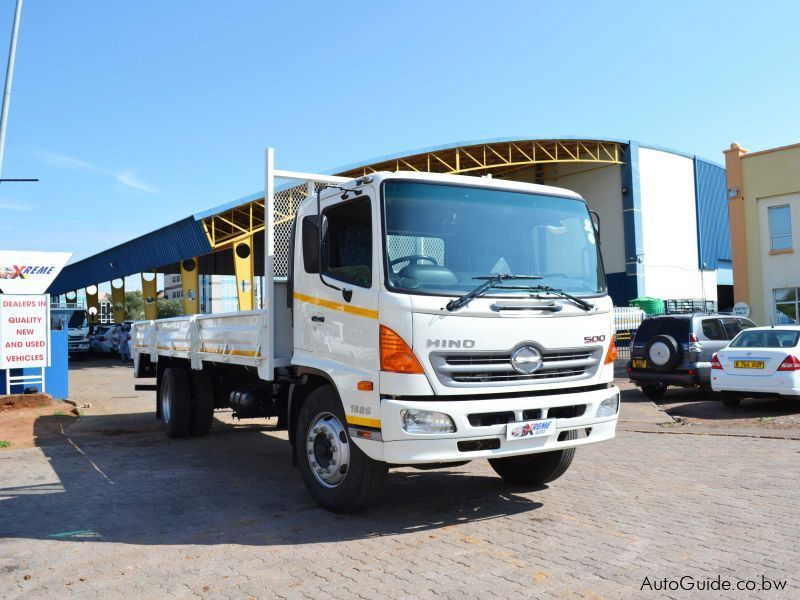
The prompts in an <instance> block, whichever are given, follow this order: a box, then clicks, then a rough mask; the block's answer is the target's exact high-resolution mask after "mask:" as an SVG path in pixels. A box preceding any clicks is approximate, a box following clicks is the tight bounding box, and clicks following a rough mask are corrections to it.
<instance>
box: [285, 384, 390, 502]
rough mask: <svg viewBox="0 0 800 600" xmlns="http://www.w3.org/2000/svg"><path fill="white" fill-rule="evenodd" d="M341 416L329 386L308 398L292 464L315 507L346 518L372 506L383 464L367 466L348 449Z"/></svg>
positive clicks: (299, 421) (381, 481)
mask: <svg viewBox="0 0 800 600" xmlns="http://www.w3.org/2000/svg"><path fill="white" fill-rule="evenodd" d="M346 422H347V421H346V419H345V415H344V410H343V408H342V403H341V401H340V400H339V395H338V394H337V393H336V390H335V389H334V388H333V386H330V385H326V386H322V387H319V388H317V389H315V390H314V391H312V392H311V394H309V396H308V398H307V399H306V401H305V403H304V404H303V407H302V408H301V409H300V414H299V415H298V417H297V425H296V427H297V429H296V430H295V433H296V435H295V445H294V452H295V459H296V462H297V465H298V467H299V468H300V474H301V475H302V477H303V482H304V483H305V485H306V488H307V489H308V491H309V493H310V494H311V496H313V498H314V500H316V501H317V503H318V504H319V505H320V506H322V507H324V508H327V509H328V510H331V511H333V512H340V513H347V512H353V511H356V510H358V509H360V508H364V507H366V506H368V505H370V504H372V503H374V502H376V501H377V500H378V498H379V497H380V495H381V491H382V490H383V485H384V483H385V482H386V474H387V471H388V469H387V466H386V463H384V462H381V461H377V460H373V459H371V458H370V457H369V456H367V455H366V454H364V453H363V452H362V451H361V450H360V449H359V448H358V447H357V446H356V445H355V444H353V443H352V440H351V439H350V436H349V434H348V432H347V426H346V425H345V423H346Z"/></svg>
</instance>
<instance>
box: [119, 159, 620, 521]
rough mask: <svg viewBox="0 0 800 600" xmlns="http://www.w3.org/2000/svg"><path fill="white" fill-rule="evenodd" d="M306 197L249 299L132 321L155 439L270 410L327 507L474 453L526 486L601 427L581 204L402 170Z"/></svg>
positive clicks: (537, 189) (593, 287)
mask: <svg viewBox="0 0 800 600" xmlns="http://www.w3.org/2000/svg"><path fill="white" fill-rule="evenodd" d="M270 171H271V168H270V162H269V159H268V164H267V173H268V176H267V193H266V196H267V201H266V204H267V206H268V207H269V205H270V201H269V198H270V196H271V194H272V189H271V180H270ZM275 173H276V176H277V175H278V172H277V171H276V172H275ZM283 173H286V174H291V173H293V172H283ZM283 176H284V177H286V176H288V175H283ZM297 189H300V188H297ZM309 189H313V190H314V191H315V193H308V195H307V198H306V199H305V200H304V201H303V202H302V203H301V204H300V205H299V206H298V207H297V209H296V211H295V219H294V225H293V230H292V234H291V236H290V239H289V240H288V243H287V247H286V248H285V251H284V250H283V249H280V248H278V247H276V245H275V240H274V239H267V243H266V248H267V252H266V254H267V259H266V262H267V264H266V265H265V273H266V274H267V276H266V279H267V284H268V285H267V293H266V294H265V306H264V308H263V309H262V310H260V311H258V310H257V311H247V312H242V313H233V314H229V315H197V316H192V317H183V318H176V319H166V320H162V321H155V322H146V323H138V324H137V325H136V326H135V327H134V331H133V344H132V346H133V351H134V361H135V372H136V374H137V376H140V377H147V376H156V377H157V385H156V388H157V389H158V399H157V413H158V415H159V417H160V418H161V419H162V421H164V424H165V429H166V431H167V433H168V434H169V435H189V434H202V433H206V432H207V431H208V429H209V428H210V416H209V415H210V414H211V416H213V410H214V408H222V407H230V408H232V409H233V411H234V414H235V415H236V416H239V417H248V416H273V415H274V416H277V417H278V426H279V427H285V428H286V429H288V431H289V439H290V441H291V443H292V445H293V447H294V451H293V458H294V462H295V464H296V466H297V467H298V468H299V470H300V474H301V476H302V477H303V480H304V482H305V484H306V486H307V488H308V490H309V492H310V493H311V494H312V496H313V497H314V498H315V499H316V500H317V501H318V502H319V503H320V504H321V505H322V506H324V507H326V508H329V509H331V510H334V511H341V512H348V511H352V510H356V509H358V508H361V507H362V506H366V505H368V504H369V503H371V502H374V501H375V500H376V499H377V498H378V497H379V495H380V490H381V488H382V487H383V482H384V481H385V478H386V474H387V471H388V469H390V468H391V467H393V466H400V465H405V466H408V465H411V466H416V467H419V468H424V469H427V468H435V467H440V466H447V465H452V464H454V463H457V464H461V463H465V462H468V461H471V460H475V459H488V460H489V461H490V464H491V466H492V467H493V468H494V470H495V471H496V472H497V473H498V474H499V475H500V476H501V477H503V478H504V479H506V480H507V481H510V482H513V483H516V484H523V485H533V486H540V485H542V484H545V483H548V482H550V481H552V480H554V479H556V478H558V477H560V476H561V475H562V474H563V473H564V472H566V470H567V468H568V467H569V465H570V463H571V461H572V457H573V455H574V452H575V448H576V447H578V446H581V445H584V444H588V443H593V442H600V441H604V440H608V439H610V438H612V437H613V436H614V433H615V427H616V421H617V415H618V411H619V390H618V388H616V387H615V386H614V385H613V372H614V359H615V356H616V348H615V346H614V340H613V332H614V330H613V316H612V315H613V313H612V303H611V299H610V298H609V296H608V294H607V290H606V283H605V276H604V273H603V266H602V259H601V255H600V251H599V243H600V241H599V237H598V231H597V228H596V225H595V223H594V222H593V220H592V215H591V214H590V212H589V210H588V207H587V205H586V202H585V201H584V200H583V199H582V198H581V197H580V196H578V195H577V194H575V193H573V192H570V191H568V190H563V189H558V188H552V187H545V186H539V185H533V184H524V183H515V182H509V181H502V180H492V179H489V178H476V177H464V176H451V175H436V174H424V173H417V172H414V173H405V172H397V173H388V172H386V173H374V174H371V175H369V176H365V177H361V178H359V179H356V180H341V181H338V180H337V181H330V179H329V180H328V181H326V182H325V183H319V182H317V183H316V184H315V185H314V186H313V187H311V186H309ZM268 210H269V209H268ZM265 221H266V223H267V224H268V225H267V227H266V234H267V236H269V235H270V234H271V232H272V228H271V227H270V226H269V223H271V222H272V221H271V217H270V215H269V214H268V215H267V217H266V219H265ZM276 257H286V258H285V260H287V261H288V265H287V266H288V269H287V271H288V277H287V278H286V279H285V280H277V279H275V280H273V278H272V277H271V274H272V273H273V272H274V261H275V260H278V258H276ZM270 286H271V287H270ZM209 407H210V408H209ZM197 423H201V425H197Z"/></svg>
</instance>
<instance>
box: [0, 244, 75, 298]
mask: <svg viewBox="0 0 800 600" xmlns="http://www.w3.org/2000/svg"><path fill="white" fill-rule="evenodd" d="M70 256H72V253H71V252H30V251H28V250H0V291H2V293H4V294H44V293H45V292H46V291H47V288H48V287H50V284H51V283H53V280H54V279H55V278H56V276H57V275H58V274H59V273H60V272H61V269H63V268H64V265H65V264H67V261H68V260H69V258H70Z"/></svg>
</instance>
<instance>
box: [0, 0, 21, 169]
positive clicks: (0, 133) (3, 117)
mask: <svg viewBox="0 0 800 600" xmlns="http://www.w3.org/2000/svg"><path fill="white" fill-rule="evenodd" d="M21 13H22V0H17V7H16V9H15V10H14V26H13V28H12V29H11V47H10V48H9V50H8V67H7V68H6V86H5V89H4V91H3V108H2V110H1V111H0V176H1V175H2V174H3V158H4V156H5V150H6V129H7V127H8V107H9V104H11V84H12V81H13V79H14V62H15V61H16V58H17V36H18V34H19V17H20V14H21Z"/></svg>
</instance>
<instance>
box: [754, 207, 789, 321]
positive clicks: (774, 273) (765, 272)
mask: <svg viewBox="0 0 800 600" xmlns="http://www.w3.org/2000/svg"><path fill="white" fill-rule="evenodd" d="M786 204H788V205H789V211H790V213H789V216H790V219H791V221H792V251H791V252H784V253H780V254H770V250H771V249H772V240H771V238H770V232H769V213H768V210H767V209H768V208H769V207H770V206H784V205H786ZM758 228H759V238H760V242H761V246H760V248H759V254H760V256H761V278H762V282H763V289H762V294H763V296H762V302H763V305H762V306H764V314H763V315H754V316H755V317H756V318H757V319H759V320H760V321H761V324H768V323H769V322H770V319H774V318H775V297H774V290H776V289H779V288H791V287H800V251H798V243H797V242H798V240H800V194H786V195H782V196H768V197H765V198H759V199H758Z"/></svg>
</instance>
